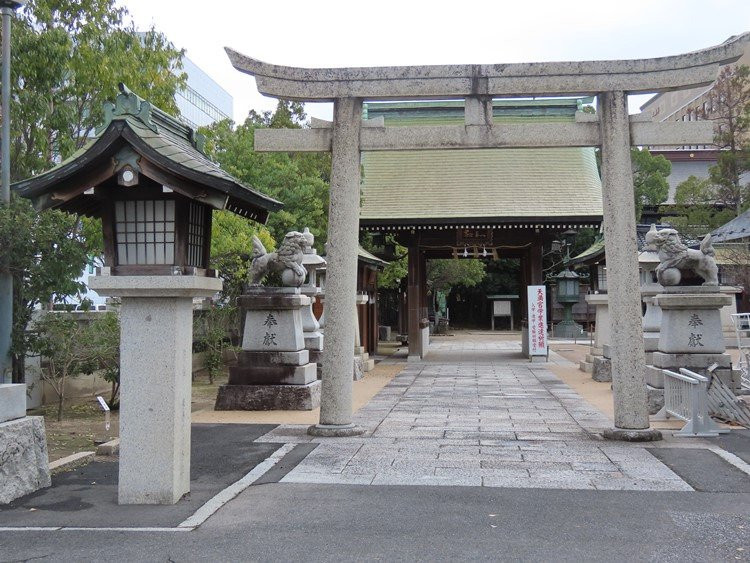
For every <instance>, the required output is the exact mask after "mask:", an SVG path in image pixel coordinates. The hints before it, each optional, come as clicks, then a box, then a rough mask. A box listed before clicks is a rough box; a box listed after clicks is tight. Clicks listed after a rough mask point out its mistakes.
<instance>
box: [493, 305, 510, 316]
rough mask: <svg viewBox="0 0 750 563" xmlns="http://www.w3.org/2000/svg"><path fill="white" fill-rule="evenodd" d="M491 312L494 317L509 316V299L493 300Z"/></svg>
mask: <svg viewBox="0 0 750 563" xmlns="http://www.w3.org/2000/svg"><path fill="white" fill-rule="evenodd" d="M492 313H493V314H494V315H495V316H496V317H509V316H510V301H493V302H492Z"/></svg>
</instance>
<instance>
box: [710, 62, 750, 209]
mask: <svg viewBox="0 0 750 563" xmlns="http://www.w3.org/2000/svg"><path fill="white" fill-rule="evenodd" d="M710 108H711V109H710V111H708V112H707V113H705V114H703V115H702V117H703V118H706V119H710V120H712V121H713V122H714V124H715V129H714V130H715V135H714V144H715V145H716V146H717V147H719V149H721V152H720V153H719V158H718V161H717V163H716V165H715V166H712V167H711V168H710V169H709V178H710V180H711V183H712V184H713V186H714V189H715V198H716V200H715V201H716V202H717V203H720V204H722V205H724V206H726V207H730V208H732V209H733V211H734V213H735V215H739V214H740V213H742V211H743V210H744V209H746V208H747V207H748V195H749V194H748V185H747V184H743V182H742V175H743V174H744V173H745V172H747V171H748V170H750V135H749V132H750V67H748V66H747V65H740V66H726V67H724V68H723V69H722V70H721V72H719V76H718V78H717V79H716V82H715V84H714V87H713V88H712V90H711V96H710Z"/></svg>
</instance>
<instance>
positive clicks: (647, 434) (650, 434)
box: [602, 428, 662, 442]
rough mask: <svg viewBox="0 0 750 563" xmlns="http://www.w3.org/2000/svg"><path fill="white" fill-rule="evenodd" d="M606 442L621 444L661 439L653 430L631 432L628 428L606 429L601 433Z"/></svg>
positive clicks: (657, 432)
mask: <svg viewBox="0 0 750 563" xmlns="http://www.w3.org/2000/svg"><path fill="white" fill-rule="evenodd" d="M602 436H604V438H606V439H607V440H620V441H623V442H656V441H658V440H661V439H662V435H661V432H659V431H658V430H656V429H655V428H644V429H643V430H633V429H630V428H608V429H606V430H605V431H604V432H602Z"/></svg>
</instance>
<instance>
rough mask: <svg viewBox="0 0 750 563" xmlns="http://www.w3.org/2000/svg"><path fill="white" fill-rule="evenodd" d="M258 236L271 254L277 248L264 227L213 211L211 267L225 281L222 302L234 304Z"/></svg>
mask: <svg viewBox="0 0 750 563" xmlns="http://www.w3.org/2000/svg"><path fill="white" fill-rule="evenodd" d="M253 236H257V237H258V238H259V239H260V241H261V242H262V243H263V246H265V247H266V250H268V251H269V252H270V251H272V250H273V249H274V248H276V243H275V241H274V240H273V238H272V237H271V234H270V233H269V232H268V229H266V228H265V227H263V226H259V225H258V224H257V223H253V222H252V221H250V220H248V219H245V218H244V217H240V216H239V215H236V214H234V213H231V212H229V211H214V214H213V221H212V223H211V267H212V268H214V269H215V270H217V271H218V272H219V276H220V277H221V278H222V280H223V281H224V287H223V289H222V297H223V298H222V302H224V303H226V304H229V305H231V304H233V303H234V299H235V298H236V297H237V296H238V295H240V294H241V293H242V290H243V287H244V285H245V283H246V282H247V271H248V268H249V267H250V260H251V254H252V249H253Z"/></svg>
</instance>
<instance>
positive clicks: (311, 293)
mask: <svg viewBox="0 0 750 563" xmlns="http://www.w3.org/2000/svg"><path fill="white" fill-rule="evenodd" d="M301 292H302V295H306V296H307V297H309V298H310V304H309V305H306V306H304V307H302V309H301V310H300V313H301V316H302V336H303V338H304V341H305V350H307V351H308V355H309V361H310V362H311V363H314V364H315V365H316V366H317V368H316V369H317V378H318V379H320V378H321V377H322V375H323V365H322V363H321V359H322V354H323V339H324V337H323V333H322V332H321V331H320V323H318V319H316V318H315V315H314V314H313V309H312V306H313V303H315V300H316V299H317V296H318V295H319V294H320V290H319V289H318V288H317V287H314V286H313V287H308V286H303V287H302V288H301Z"/></svg>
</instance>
